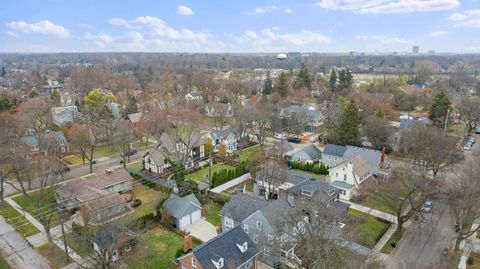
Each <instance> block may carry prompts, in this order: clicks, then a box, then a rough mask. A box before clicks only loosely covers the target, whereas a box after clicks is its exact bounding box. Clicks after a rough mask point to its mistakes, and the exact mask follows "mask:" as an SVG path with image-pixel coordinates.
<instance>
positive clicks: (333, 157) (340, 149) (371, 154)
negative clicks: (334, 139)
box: [321, 144, 382, 173]
mask: <svg viewBox="0 0 480 269" xmlns="http://www.w3.org/2000/svg"><path fill="white" fill-rule="evenodd" d="M356 155H360V156H362V157H363V158H364V159H365V160H367V161H368V162H369V163H370V164H371V165H373V166H374V173H376V172H378V169H379V167H380V166H381V161H382V152H381V151H379V150H374V149H370V148H362V147H356V146H339V145H333V144H327V145H326V146H325V148H324V149H323V152H322V158H321V162H322V163H323V164H325V165H326V166H328V167H335V166H337V165H338V164H340V163H342V162H343V161H345V160H349V159H351V158H353V157H355V156H356Z"/></svg>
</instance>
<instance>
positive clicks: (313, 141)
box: [308, 135, 318, 143]
mask: <svg viewBox="0 0 480 269" xmlns="http://www.w3.org/2000/svg"><path fill="white" fill-rule="evenodd" d="M308 141H309V142H310V143H315V142H317V141H318V136H316V135H312V136H310V138H308Z"/></svg>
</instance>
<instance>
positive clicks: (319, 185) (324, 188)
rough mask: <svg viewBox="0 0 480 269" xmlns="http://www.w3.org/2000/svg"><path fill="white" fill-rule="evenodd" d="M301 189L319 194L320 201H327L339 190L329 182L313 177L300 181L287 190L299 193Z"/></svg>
mask: <svg viewBox="0 0 480 269" xmlns="http://www.w3.org/2000/svg"><path fill="white" fill-rule="evenodd" d="M303 190H305V191H308V192H311V193H312V195H320V198H321V199H322V201H328V200H329V199H330V197H331V196H335V195H336V194H337V193H338V192H339V190H338V189H337V188H335V187H334V186H332V185H331V184H329V183H326V182H322V181H320V180H315V179H311V180H307V181H304V182H301V183H300V184H297V185H295V186H293V187H291V188H290V189H288V192H289V193H292V194H296V195H301V194H302V191H303Z"/></svg>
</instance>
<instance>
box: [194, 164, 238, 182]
mask: <svg viewBox="0 0 480 269" xmlns="http://www.w3.org/2000/svg"><path fill="white" fill-rule="evenodd" d="M223 169H235V167H233V166H231V165H228V164H222V163H216V164H214V165H212V176H213V173H215V172H218V171H220V170H223ZM207 177H208V167H204V168H202V169H200V170H198V171H197V172H195V173H192V174H189V175H187V178H188V179H194V180H198V181H203V182H208V179H207Z"/></svg>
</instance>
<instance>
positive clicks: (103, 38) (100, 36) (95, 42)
mask: <svg viewBox="0 0 480 269" xmlns="http://www.w3.org/2000/svg"><path fill="white" fill-rule="evenodd" d="M85 41H86V43H87V45H92V46H95V47H98V48H105V47H107V46H108V45H110V44H112V43H113V42H114V41H115V40H114V38H113V37H112V36H110V35H108V34H106V33H103V32H100V33H97V34H91V33H89V32H87V33H85Z"/></svg>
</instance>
